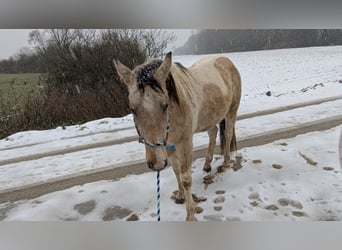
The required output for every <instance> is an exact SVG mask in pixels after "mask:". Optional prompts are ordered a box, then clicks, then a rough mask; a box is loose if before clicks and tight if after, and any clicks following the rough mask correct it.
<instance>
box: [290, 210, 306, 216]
mask: <svg viewBox="0 0 342 250" xmlns="http://www.w3.org/2000/svg"><path fill="white" fill-rule="evenodd" d="M292 215H294V216H296V217H305V216H307V215H306V213H304V212H302V211H292Z"/></svg>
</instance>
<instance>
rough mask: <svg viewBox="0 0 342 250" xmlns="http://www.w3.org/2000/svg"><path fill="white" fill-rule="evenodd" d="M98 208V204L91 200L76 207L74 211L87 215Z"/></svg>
mask: <svg viewBox="0 0 342 250" xmlns="http://www.w3.org/2000/svg"><path fill="white" fill-rule="evenodd" d="M95 207H96V202H95V201H94V200H90V201H87V202H83V203H80V204H77V205H75V206H74V209H75V210H77V211H78V212H79V213H80V214H82V215H86V214H88V213H90V212H91V211H93V210H94V209H95Z"/></svg>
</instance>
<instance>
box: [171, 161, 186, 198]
mask: <svg viewBox="0 0 342 250" xmlns="http://www.w3.org/2000/svg"><path fill="white" fill-rule="evenodd" d="M170 162H171V165H172V169H173V172H174V173H175V175H176V178H177V183H178V192H177V194H176V199H175V202H176V203H177V204H183V203H184V202H185V196H184V186H183V182H182V180H181V177H180V168H181V166H180V163H179V160H178V159H177V158H174V157H172V158H171V159H170Z"/></svg>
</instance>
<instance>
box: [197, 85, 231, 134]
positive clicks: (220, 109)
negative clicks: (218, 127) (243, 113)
mask: <svg viewBox="0 0 342 250" xmlns="http://www.w3.org/2000/svg"><path fill="white" fill-rule="evenodd" d="M227 93H229V92H228V91H227V90H226V89H225V91H223V89H222V88H220V87H219V86H217V85H214V84H206V85H204V86H203V99H202V104H201V108H200V111H199V113H198V120H197V128H196V131H195V132H203V131H207V130H208V129H209V128H211V127H213V126H214V125H215V124H218V123H219V122H220V121H222V120H223V119H224V117H225V115H226V114H227V112H228V110H229V106H230V103H231V97H229V95H227Z"/></svg>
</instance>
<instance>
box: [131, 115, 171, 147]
mask: <svg viewBox="0 0 342 250" xmlns="http://www.w3.org/2000/svg"><path fill="white" fill-rule="evenodd" d="M133 120H134V125H135V129H136V130H137V133H138V135H139V143H142V144H145V145H147V146H149V147H152V148H155V147H159V146H164V147H165V149H166V150H167V151H174V150H176V146H175V145H167V139H168V137H169V131H170V122H169V112H168V110H167V124H166V135H165V139H164V140H163V141H161V142H155V143H152V142H148V141H146V140H145V138H144V137H143V136H142V135H141V134H140V131H139V129H138V127H137V123H136V121H135V116H134V114H133Z"/></svg>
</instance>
